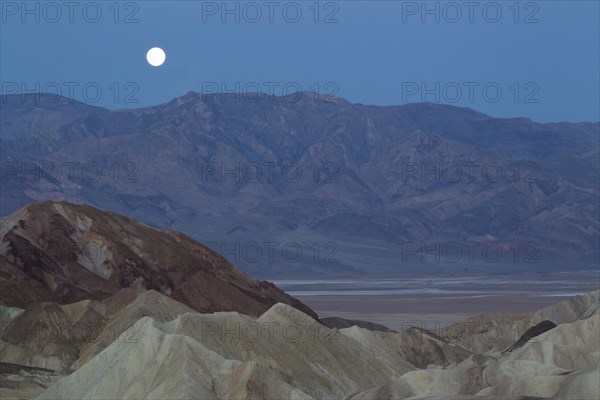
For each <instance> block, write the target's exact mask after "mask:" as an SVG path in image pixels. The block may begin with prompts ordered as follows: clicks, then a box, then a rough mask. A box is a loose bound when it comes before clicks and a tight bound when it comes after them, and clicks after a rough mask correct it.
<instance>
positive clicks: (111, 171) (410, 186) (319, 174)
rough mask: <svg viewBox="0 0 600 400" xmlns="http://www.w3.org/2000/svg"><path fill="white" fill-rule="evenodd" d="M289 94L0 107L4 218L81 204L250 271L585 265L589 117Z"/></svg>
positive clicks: (594, 201)
mask: <svg viewBox="0 0 600 400" xmlns="http://www.w3.org/2000/svg"><path fill="white" fill-rule="evenodd" d="M292 97H293V96H289V97H287V98H286V97H269V96H266V95H262V96H258V97H250V96H238V95H234V94H229V95H220V94H216V95H210V96H203V95H201V94H198V93H193V92H190V93H188V94H186V95H185V96H182V97H180V98H176V99H174V100H172V101H170V102H168V103H165V104H161V105H158V106H155V107H149V108H142V109H135V110H117V111H107V110H104V109H99V108H96V107H90V106H87V105H84V104H81V103H78V102H74V101H67V100H66V99H63V100H64V101H60V102H49V101H48V100H47V99H46V100H45V101H44V97H41V100H40V101H36V98H35V96H34V95H30V96H25V97H21V96H4V97H2V98H1V99H0V105H1V106H2V112H1V116H0V127H1V128H2V134H1V137H0V139H1V140H0V144H1V151H0V161H1V163H2V191H1V194H0V201H1V211H2V214H3V215H5V214H7V213H9V212H12V211H15V210H16V209H18V208H20V207H22V206H24V205H26V204H29V203H30V202H32V201H38V200H47V199H51V200H69V201H73V202H80V203H89V204H93V205H95V206H98V207H101V208H103V209H107V210H111V211H115V212H119V213H121V214H125V215H128V216H131V217H134V218H137V219H139V220H141V221H144V222H146V223H150V224H153V225H156V226H161V227H165V228H172V229H177V230H181V231H183V232H185V233H187V234H189V235H191V236H192V237H194V238H196V239H199V240H201V241H203V242H205V243H207V244H208V245H209V246H210V247H212V248H213V249H215V250H218V251H219V252H221V253H222V254H223V255H225V256H226V257H227V258H228V259H230V261H232V262H233V263H234V264H236V265H239V266H240V267H241V268H243V269H244V270H245V271H248V272H250V273H253V274H259V275H262V276H274V275H277V276H281V275H300V274H302V275H306V274H313V275H323V274H334V273H335V274H337V273H347V274H362V273H369V274H390V273H394V274H396V273H399V272H401V273H410V272H414V271H418V272H428V271H435V272H436V273H439V272H440V269H441V270H449V271H453V270H455V268H457V267H458V268H460V270H461V271H462V269H463V268H464V267H469V268H470V269H471V270H472V271H473V270H476V269H478V268H479V269H480V270H485V271H502V270H504V269H507V268H508V269H512V270H520V271H522V270H536V269H537V270H548V269H584V268H590V267H591V268H594V267H595V266H596V265H597V263H598V261H599V249H598V246H599V241H600V225H599V219H598V216H599V214H600V208H599V199H600V195H599V186H600V181H599V177H600V171H599V163H600V158H599V129H600V128H599V126H600V125H599V124H598V123H552V124H542V123H536V122H533V121H531V120H529V119H526V118H510V119H499V118H493V117H490V116H487V115H485V114H482V113H479V112H476V111H474V110H471V109H466V108H459V107H454V106H445V105H436V104H429V103H422V104H408V105H402V106H386V107H380V106H370V105H357V104H351V103H349V102H347V101H345V100H343V99H341V98H329V97H326V96H316V95H315V94H313V93H301V94H299V95H298V96H297V97H295V98H293V99H292ZM269 243H274V244H272V245H269ZM468 243H475V244H476V248H475V251H474V254H473V255H474V257H473V260H470V256H469V251H470V250H469V246H470V245H469V244H468ZM457 244H458V245H459V246H460V247H462V250H461V251H462V254H461V255H460V257H459V258H458V262H454V260H455V259H456V257H455V256H454V253H453V251H455V247H456V245H457ZM425 245H426V246H428V249H430V251H432V252H433V253H434V254H433V255H431V254H430V255H427V254H423V253H427V250H423V246H425ZM448 245H450V247H448ZM488 245H489V246H493V247H494V248H493V249H492V253H494V252H497V251H498V249H500V251H502V252H503V253H502V257H501V259H500V260H495V258H494V257H495V255H493V254H492V255H485V254H483V249H484V247H485V246H488ZM436 246H437V247H436ZM453 246H454V247H453ZM298 249H301V252H302V253H301V254H300V255H298V256H296V254H297V253H299V251H298ZM431 249H433V250H431ZM406 255H410V256H411V257H410V259H408V258H407V259H406V260H405V259H403V257H404V256H406ZM436 255H438V256H440V257H439V258H440V260H436V259H435V256H436ZM423 257H424V258H425V259H426V260H425V262H423V261H422V258H423ZM467 264H468V265H467ZM448 266H449V267H448Z"/></svg>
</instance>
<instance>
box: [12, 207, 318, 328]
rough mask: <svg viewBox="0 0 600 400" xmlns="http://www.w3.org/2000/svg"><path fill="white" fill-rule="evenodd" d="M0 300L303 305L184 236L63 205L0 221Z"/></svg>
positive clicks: (247, 308)
mask: <svg viewBox="0 0 600 400" xmlns="http://www.w3.org/2000/svg"><path fill="white" fill-rule="evenodd" d="M0 227H1V229H0V243H1V253H0V261H1V271H2V279H1V280H0V286H1V289H2V291H1V294H0V302H1V303H3V304H5V305H8V306H15V307H19V308H25V307H27V306H28V305H29V304H32V303H34V302H39V301H52V302H58V303H70V302H74V301H79V300H86V299H104V298H106V297H108V296H110V295H112V294H114V293H117V292H118V291H119V290H121V289H122V288H128V287H129V288H141V289H146V290H156V291H158V292H161V293H164V294H166V295H168V296H171V297H172V298H174V299H176V300H178V301H180V302H182V303H184V304H186V305H188V306H189V307H191V308H193V309H194V310H197V311H200V312H213V311H239V312H241V313H244V314H249V315H260V314H262V313H263V312H264V311H266V310H267V309H268V308H269V307H271V306H272V305H273V304H276V303H280V302H282V303H287V304H290V305H292V306H294V307H298V308H299V309H301V310H302V311H304V312H306V313H307V314H309V315H311V316H313V317H315V318H316V314H315V313H314V312H313V311H312V310H310V308H308V307H307V306H305V305H303V304H302V303H300V302H299V301H297V300H295V299H293V298H292V297H290V296H288V295H286V294H285V293H284V292H282V291H281V290H279V289H277V288H276V287H275V286H274V285H273V284H272V283H269V282H265V281H256V280H254V279H251V278H249V277H248V276H247V275H245V274H244V273H242V272H240V271H238V270H237V269H236V268H235V267H233V265H231V264H230V263H229V262H228V261H227V260H225V259H224V258H223V257H221V256H220V255H218V254H217V253H215V252H214V251H212V250H210V249H208V248H207V247H205V246H204V245H202V244H200V243H198V242H195V241H193V240H192V239H190V238H189V237H187V236H185V235H183V234H181V233H178V232H174V231H161V230H158V229H154V228H151V227H149V226H147V225H144V224H142V223H140V222H137V221H135V220H133V219H130V218H126V217H123V216H120V215H118V214H114V213H109V212H104V211H100V210H98V209H95V208H93V207H90V206H85V205H75V204H70V203H66V202H60V203H54V202H43V203H37V204H32V205H29V206H27V207H25V208H22V209H21V210H18V211H17V212H15V213H13V214H11V215H9V216H7V217H3V218H2V219H1V220H0Z"/></svg>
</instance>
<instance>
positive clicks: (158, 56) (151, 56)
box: [146, 47, 167, 67]
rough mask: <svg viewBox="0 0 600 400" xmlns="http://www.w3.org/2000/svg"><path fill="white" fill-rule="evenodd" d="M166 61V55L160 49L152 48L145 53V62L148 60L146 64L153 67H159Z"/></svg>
mask: <svg viewBox="0 0 600 400" xmlns="http://www.w3.org/2000/svg"><path fill="white" fill-rule="evenodd" d="M166 59H167V55H166V54H165V51H164V50H163V49H161V48H160V47H153V48H151V49H150V50H148V52H147V53H146V60H148V64H150V65H152V66H153V67H160V66H161V65H163V64H164V62H165V60H166Z"/></svg>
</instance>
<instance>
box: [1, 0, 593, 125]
mask: <svg viewBox="0 0 600 400" xmlns="http://www.w3.org/2000/svg"><path fill="white" fill-rule="evenodd" d="M599 4H600V2H598V1H534V2H531V1H529V2H527V1H522V2H514V1H496V2H493V1H471V2H469V1H457V2H446V1H441V2H437V1H429V2H422V1H418V2H412V1H397V2H394V1H338V2H328V1H324V2H318V3H316V2H314V1H283V2H279V1H256V2H222V1H218V2H212V1H169V2H166V1H131V2H129V1H122V2H118V3H117V2H114V1H96V2H94V1H71V2H65V1H62V0H61V1H56V2H53V1H50V2H35V1H32V2H26V3H23V2H22V1H4V0H2V1H1V25H0V27H1V28H0V29H1V32H0V33H1V34H0V49H1V50H0V80H1V83H2V93H3V94H8V93H25V92H29V91H46V92H48V93H52V94H54V93H57V92H60V93H61V94H63V95H64V96H68V97H74V98H76V99H78V100H83V101H86V102H88V103H93V104H96V105H100V106H103V107H107V108H135V107H143V106H148V105H154V104H158V103H162V102H165V101H168V100H170V99H172V98H174V97H177V96H181V95H183V94H185V93H186V92H188V91H190V90H194V91H199V92H206V93H210V92H215V91H237V92H242V93H251V92H256V91H262V92H266V93H273V94H275V95H285V94H286V93H293V92H295V91H296V90H312V91H319V92H322V93H333V94H336V95H338V96H341V97H344V98H346V99H347V100H349V101H352V102H358V103H363V104H380V105H387V104H404V103H409V102H420V101H430V102H438V103H446V104H455V105H460V106H465V107H471V108H474V109H477V110H479V111H482V112H485V113H487V114H490V115H493V116H498V117H515V116H526V117H530V118H532V119H534V120H537V121H543V122H545V121H599V120H600V115H599V114H600V100H599V92H600V29H599V24H600V22H599V21H600V6H599ZM155 46H158V47H161V48H163V49H164V50H165V52H166V54H167V59H166V62H165V64H164V65H162V66H161V67H152V66H150V65H149V64H148V63H147V61H146V51H147V50H148V49H150V48H151V47H155ZM0 105H1V104H0Z"/></svg>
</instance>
